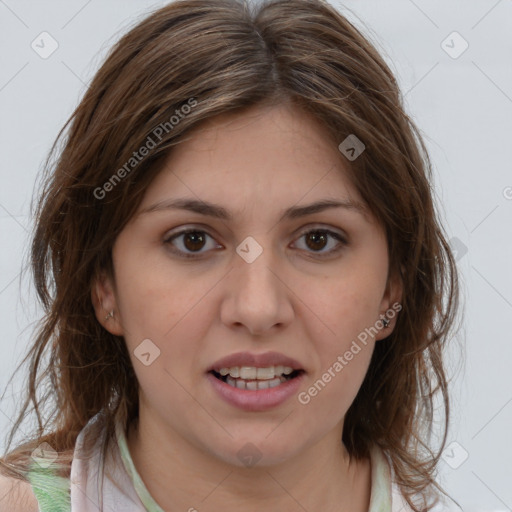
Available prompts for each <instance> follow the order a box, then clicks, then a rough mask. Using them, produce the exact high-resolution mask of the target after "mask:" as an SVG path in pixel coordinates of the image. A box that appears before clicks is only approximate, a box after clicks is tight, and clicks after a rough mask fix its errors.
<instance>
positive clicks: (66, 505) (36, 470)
mask: <svg viewBox="0 0 512 512" xmlns="http://www.w3.org/2000/svg"><path fill="white" fill-rule="evenodd" d="M27 478H28V480H29V482H30V483H31V485H32V490H33V491H34V494H35V496H36V498H37V501H38V503H39V512H70V510H71V496H70V481H69V478H64V477H61V476H57V475H56V474H55V470H54V466H52V465H49V466H48V467H45V465H40V464H38V463H37V462H36V461H35V460H34V461H33V462H32V464H31V465H30V468H29V470H28V471H27Z"/></svg>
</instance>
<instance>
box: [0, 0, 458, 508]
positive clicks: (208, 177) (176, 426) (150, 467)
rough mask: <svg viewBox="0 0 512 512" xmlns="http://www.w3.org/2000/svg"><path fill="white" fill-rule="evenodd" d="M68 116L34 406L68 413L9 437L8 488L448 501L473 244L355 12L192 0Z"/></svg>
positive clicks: (50, 205) (46, 493)
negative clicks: (445, 457) (461, 242)
mask: <svg viewBox="0 0 512 512" xmlns="http://www.w3.org/2000/svg"><path fill="white" fill-rule="evenodd" d="M66 127H67V129H68V131H67V132H66V135H67V137H66V139H65V142H64V146H63V149H62V151H61V153H60V155H59V158H58V161H57V163H56V165H55V166H54V167H52V166H51V165H48V175H47V176H46V180H45V186H44V188H43V191H42V194H41V197H40V200H39V203H38V209H37V226H36V231H35V235H34V239H33V245H32V268H33V273H34V278H35V281H36V285H37V290H38V293H39V297H40V299H41V301H42V304H43V306H44V307H45V317H44V321H43V323H42V326H41V329H40V331H39V333H38V336H37V338H36V340H35V342H34V345H33V346H32V347H31V349H30V353H29V354H28V355H27V358H28V357H31V369H30V380H29V387H28V398H27V402H26V403H25V404H24V407H23V410H22V412H21V414H20V417H19V418H18V421H17V423H16V426H18V425H19V424H20V422H21V421H22V419H23V417H24V415H26V414H27V410H28V406H29V404H30V402H32V404H33V405H34V406H37V407H35V409H36V414H37V415H38V418H39V417H40V412H39V408H40V407H41V406H42V405H43V404H44V403H48V404H49V405H50V406H53V411H54V413H55V415H54V416H53V420H52V421H51V422H50V425H49V428H47V429H45V428H41V429H40V430H38V431H37V432H36V433H35V434H34V436H33V438H32V439H29V440H27V443H26V444H24V445H23V446H20V447H18V448H17V449H15V450H12V451H10V452H7V453H6V455H5V456H4V458H3V460H2V469H3V471H4V473H5V475H6V477H5V479H4V486H5V490H6V492H4V493H2V494H6V498H5V499H4V502H5V503H6V506H8V507H9V508H8V510H22V509H23V510H27V509H28V508H30V507H32V508H33V509H34V510H37V509H38V507H39V508H40V510H41V511H42V512H45V511H47V510H48V511H50V510H51V511H57V510H58V511H61V510H62V511H64V510H66V511H67V510H72V511H73V512H75V511H79V512H83V511H86V510H110V509H112V510H114V509H115V510H134V511H135V510H137V511H139V510H141V511H142V510H150V511H155V510H158V511H161V510H180V509H182V510H189V511H193V510H199V511H209V510H218V509H219V508H221V507H222V508H223V509H226V510H235V509H237V510H240V509H243V510H244V511H253V510H254V511H255V510H260V509H262V508H267V509H271V510H285V511H288V510H289V511H292V510H320V509H321V510H327V511H331V510H332V511H334V510H336V511H339V510H346V511H351V512H363V511H370V512H376V511H377V510H379V511H391V510H392V511H398V510H414V511H416V512H417V511H420V510H431V509H432V507H433V505H434V503H435V502H436V501H440V498H441V494H442V489H441V488H440V487H439V485H438V484H437V483H436V482H435V480H434V476H433V475H434V472H435V469H436V466H437V463H438V461H439V457H440V453H441V451H442V449H443V447H444V442H445V439H446V428H447V425H448V418H449V400H448V393H447V379H446V376H445V371H444V363H443V347H444V343H445V342H446V340H447V339H448V336H449V333H450V330H451V328H452V325H453V322H454V319H455V315H456V306H457V275H456V268H455V264H454V260H453V257H452V255H451V252H450V249H449V246H448V244H447V242H446V239H445V236H444V232H443V229H442V227H441V226H440V224H439V222H438V219H437V214H436V211H435V207H434V204H433V200H432V195H431V188H432V185H431V179H432V177H431V171H430V163H429V159H428V155H427V153H426V150H425V147H424V145H423V142H422V140H421V137H420V136H419V134H418V132H417V129H416V128H415V126H414V124H413V123H412V122H411V120H410V119H409V118H408V116H407V114H406V113H405V112H404V110H403V106H402V102H401V97H400V92H399V89H398V86H397V83H396V81H395V79H394V77H393V75H392V73H391V72H390V70H389V69H388V67H387V66H386V64H385V63H384V61H383V59H382V58H381V57H380V55H379V54H378V52H377V51H376V50H375V48H373V47H372V46H371V44H370V43H369V42H368V41H367V40H366V39H365V38H364V37H363V36H362V34H361V33H360V32H359V31H358V30H357V29H356V28H355V27H353V26H352V25H351V24H350V23H349V22H348V21H347V20H346V19H345V18H344V17H343V16H342V15H341V14H339V13H338V12H337V11H336V10H335V9H333V8H332V7H331V6H330V5H329V4H327V3H325V2H323V1H321V0H276V1H272V2H268V3H266V4H260V5H258V6H251V5H250V4H247V3H245V2H243V1H237V0H216V1H208V0H182V1H178V2H174V3H172V4H169V5H167V6H166V7H164V8H162V9H160V10H159V11H157V12H155V13H154V14H152V15H151V16H149V17H148V18H147V19H145V20H143V21H142V22H141V23H140V24H139V25H137V26H136V27H135V28H133V29H132V30H131V31H130V32H129V33H128V34H127V35H125V36H124V37H123V38H122V39H121V40H120V41H119V43H117V44H116V45H115V47H114V48H113V50H112V52H111V54H110V55H109V57H108V58H107V60H106V62H105V63H104V64H103V66H102V67H101V69H100V70H99V71H98V73H97V74H96V76H95V78H94V80H93V82H92V84H91V85H90V87H89V89H88V91H87V93H86V94H85V96H84V98H83V100H82V102H81V103H80V105H79V107H78V108H77V109H76V111H75V112H74V114H73V116H72V117H71V119H70V121H69V122H68V124H67V125H66ZM63 133H64V130H63V132H61V134H60V135H61V136H62V134H63ZM55 147H56V146H54V149H55ZM46 349H47V350H49V352H50V359H49V362H48V367H47V368H45V370H46V372H45V374H44V375H45V377H46V378H47V379H50V383H51V385H50V386H51V387H50V389H51V391H52V393H51V394H50V395H48V396H46V397H43V398H39V397H37V396H36V388H37V387H38V386H39V385H40V383H39V380H38V375H39V373H40V367H41V366H42V362H41V359H40V358H41V354H43V352H44V351H45V350H46ZM438 392H440V393H441V399H442V403H443V404H444V408H445V413H446V414H445V415H444V420H445V423H444V426H445V428H444V430H443V432H442V436H441V439H442V442H441V446H439V447H438V449H437V450H435V449H432V448H431V447H429V444H428V439H429V434H430V433H431V431H432V424H433V399H434V397H435V396H436V394H437V393H438ZM15 428H16V427H15ZM11 441H12V434H11V438H10V440H9V445H10V442H11ZM8 477H9V478H8ZM12 487H18V490H19V492H18V493H16V492H12V491H11V488H12ZM24 500H25V503H24V504H22V503H23V501H24ZM1 503H2V502H0V504H1ZM1 506H4V505H3V504H2V505H1ZM20 507H21V508H20ZM23 507H24V508H23ZM0 510H3V509H2V508H0ZM6 510H7V508H6Z"/></svg>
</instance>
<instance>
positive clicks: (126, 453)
mask: <svg viewBox="0 0 512 512" xmlns="http://www.w3.org/2000/svg"><path fill="white" fill-rule="evenodd" d="M116 437H117V443H118V446H119V452H120V454H121V460H122V461H123V465H124V468H125V469H126V472H127V473H128V476H129V477H130V479H131V481H132V482H133V485H134V487H135V492H136V493H137V495H138V496H139V498H140V501H141V502H142V504H143V505H144V507H145V508H146V510H147V512H164V511H163V510H162V508H161V507H160V505H159V504H158V503H157V502H156V501H155V500H154V499H153V497H152V496H151V494H149V491H148V489H147V487H146V486H145V485H144V482H143V481H142V478H141V477H140V475H139V473H138V471H137V469H136V468H135V465H134V463H133V460H132V457H131V455H130V450H129V448H128V442H127V440H126V435H125V433H124V430H123V428H122V426H121V425H120V424H119V423H118V424H117V425H116Z"/></svg>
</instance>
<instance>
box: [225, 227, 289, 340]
mask: <svg viewBox="0 0 512 512" xmlns="http://www.w3.org/2000/svg"><path fill="white" fill-rule="evenodd" d="M248 238H250V237H248ZM237 253H238V254H237V259H235V268H234V269H233V272H231V273H230V274H231V275H230V278H229V293H228V294H227V296H226V301H225V303H224V306H223V311H222V316H223V321H224V322H225V323H227V324H230V325H239V324H243V325H245V327H246V328H247V329H248V330H249V331H250V332H251V333H253V334H254V333H263V332H264V331H265V330H268V329H270V328H272V327H273V326H275V325H283V324H286V323H288V322H289V321H290V320H291V317H292V315H293V308H292V305H291V303H290V298H289V296H288V295H289V294H288V292H287V288H286V286H284V284H283V283H282V281H281V279H282V278H281V279H280V278H279V277H278V276H279V272H280V268H281V267H280V265H278V263H277V259H276V258H275V257H274V255H273V253H272V250H271V249H270V248H265V249H264V248H263V247H262V246H261V245H260V244H258V243H257V242H256V241H255V240H254V239H252V240H251V239H249V240H247V239H246V240H245V241H243V242H242V243H241V244H240V245H239V246H238V247H237Z"/></svg>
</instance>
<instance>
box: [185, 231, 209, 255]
mask: <svg viewBox="0 0 512 512" xmlns="http://www.w3.org/2000/svg"><path fill="white" fill-rule="evenodd" d="M204 243H205V236H204V233H201V232H200V231H191V232H189V233H185V234H184V236H183V245H184V246H185V247H186V248H187V249H188V250H189V251H197V250H199V249H202V247H203V246H204Z"/></svg>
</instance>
